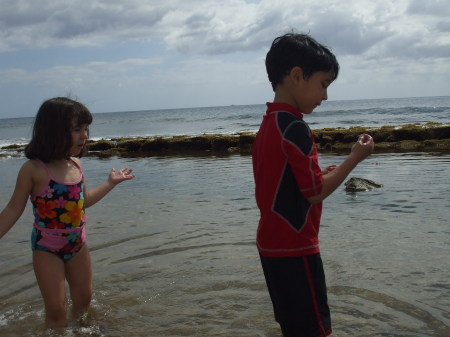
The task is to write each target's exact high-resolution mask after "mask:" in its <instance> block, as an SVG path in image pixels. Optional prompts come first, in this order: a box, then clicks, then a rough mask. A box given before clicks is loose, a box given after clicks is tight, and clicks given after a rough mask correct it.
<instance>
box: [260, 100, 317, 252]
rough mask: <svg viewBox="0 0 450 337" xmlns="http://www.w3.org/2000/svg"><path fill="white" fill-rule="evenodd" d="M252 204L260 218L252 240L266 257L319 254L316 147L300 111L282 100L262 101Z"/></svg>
mask: <svg viewBox="0 0 450 337" xmlns="http://www.w3.org/2000/svg"><path fill="white" fill-rule="evenodd" d="M252 159H253V174H254V178H255V185H256V190H255V194H256V203H257V204H258V207H259V210H260V214H261V218H260V221H259V226H258V231H257V236H256V243H257V246H258V250H259V252H260V253H261V254H262V255H263V256H267V257H288V256H303V255H309V254H315V253H318V252H319V251H320V250H319V238H318V235H319V225H320V216H321V213H322V203H317V204H314V205H311V204H310V203H309V202H308V200H307V198H309V197H312V196H314V195H317V194H320V192H321V190H322V173H321V170H320V167H319V163H318V155H317V148H316V144H315V141H314V136H313V134H312V132H311V130H310V128H309V126H308V125H307V124H306V123H305V122H304V121H303V115H302V114H301V113H300V112H299V111H297V110H296V109H295V108H294V107H292V106H291V105H289V104H285V103H267V112H266V115H264V118H263V121H262V123H261V126H260V129H259V131H258V134H257V136H256V139H255V141H254V143H253V153H252Z"/></svg>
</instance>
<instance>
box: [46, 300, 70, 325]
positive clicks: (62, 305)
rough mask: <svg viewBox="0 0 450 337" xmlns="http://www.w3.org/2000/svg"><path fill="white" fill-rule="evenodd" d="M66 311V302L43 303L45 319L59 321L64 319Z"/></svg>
mask: <svg viewBox="0 0 450 337" xmlns="http://www.w3.org/2000/svg"><path fill="white" fill-rule="evenodd" d="M66 312H67V302H66V301H65V300H63V301H51V302H47V303H45V314H46V318H47V320H51V321H60V320H62V319H65V317H66Z"/></svg>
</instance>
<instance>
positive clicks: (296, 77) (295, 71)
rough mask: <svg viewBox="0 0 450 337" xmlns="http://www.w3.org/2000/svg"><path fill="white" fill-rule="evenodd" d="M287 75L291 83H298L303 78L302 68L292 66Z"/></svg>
mask: <svg viewBox="0 0 450 337" xmlns="http://www.w3.org/2000/svg"><path fill="white" fill-rule="evenodd" d="M289 77H290V79H291V81H292V82H293V83H295V84H298V83H299V82H301V81H303V80H304V77H303V69H302V68H300V67H298V66H296V67H293V68H292V69H291V71H290V72H289Z"/></svg>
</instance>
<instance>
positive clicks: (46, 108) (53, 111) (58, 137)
mask: <svg viewBox="0 0 450 337" xmlns="http://www.w3.org/2000/svg"><path fill="white" fill-rule="evenodd" d="M73 122H75V123H76V125H81V124H88V125H89V124H91V123H92V114H91V113H90V111H89V110H88V108H86V107H85V106H84V105H83V104H81V103H79V102H77V101H74V100H72V99H70V98H66V97H56V98H51V99H49V100H46V101H45V102H44V103H42V105H41V107H40V108H39V111H38V113H37V115H36V118H35V120H34V127H33V135H32V138H31V141H30V143H29V144H28V145H27V147H26V148H25V156H26V157H27V158H28V159H40V160H42V161H43V162H49V161H51V160H56V159H66V158H69V157H70V153H69V151H70V148H71V146H72V128H73V125H72V123H73ZM88 135H89V134H88ZM86 152H87V150H86V147H84V148H83V150H82V151H81V153H80V154H79V155H78V157H82V156H83V155H84V154H86Z"/></svg>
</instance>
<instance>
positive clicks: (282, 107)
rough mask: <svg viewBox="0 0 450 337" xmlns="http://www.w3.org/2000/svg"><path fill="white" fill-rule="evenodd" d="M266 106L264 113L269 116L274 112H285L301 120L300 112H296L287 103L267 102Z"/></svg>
mask: <svg viewBox="0 0 450 337" xmlns="http://www.w3.org/2000/svg"><path fill="white" fill-rule="evenodd" d="M266 105H267V111H266V113H267V114H270V113H272V112H275V111H287V112H290V113H291V114H294V115H295V116H297V117H298V118H303V114H302V113H301V112H300V111H298V110H297V109H296V108H294V107H293V106H292V105H290V104H289V103H279V102H277V103H274V102H267V103H266Z"/></svg>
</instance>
